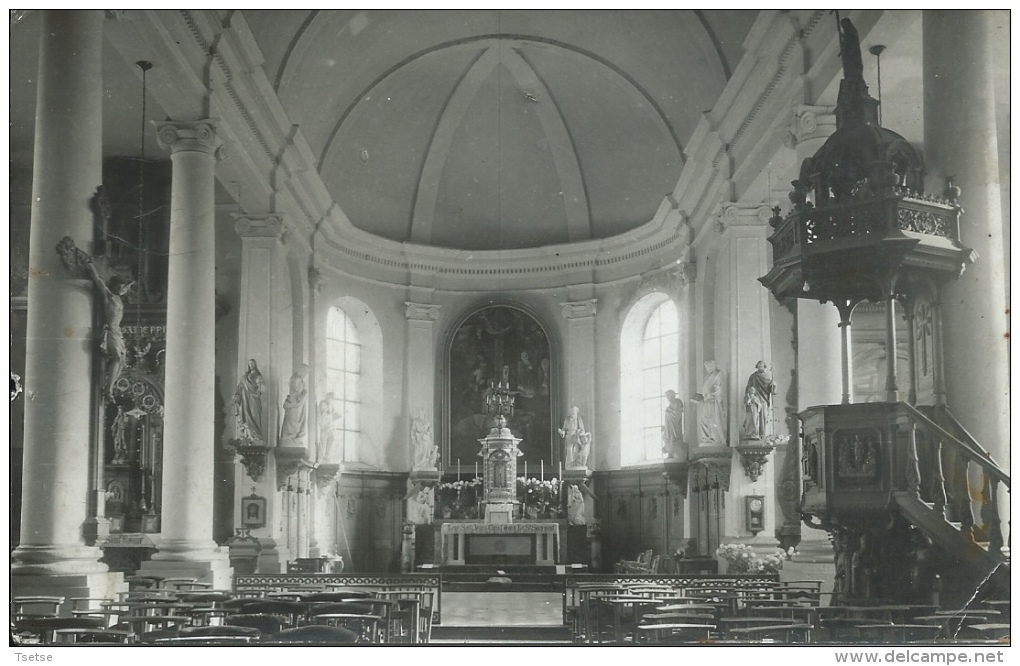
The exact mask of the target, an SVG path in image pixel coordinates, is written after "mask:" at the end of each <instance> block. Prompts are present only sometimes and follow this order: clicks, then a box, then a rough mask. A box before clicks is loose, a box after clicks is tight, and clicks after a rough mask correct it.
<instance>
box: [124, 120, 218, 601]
mask: <svg viewBox="0 0 1020 666" xmlns="http://www.w3.org/2000/svg"><path fill="white" fill-rule="evenodd" d="M157 138H158V140H159V143H160V145H161V146H162V147H164V148H169V149H170V151H171V158H170V159H171V162H172V164H173V184H172V189H171V195H170V200H171V210H170V263H169V269H168V277H167V283H168V292H167V309H166V315H167V328H166V361H167V368H169V372H167V376H166V402H165V416H164V424H165V425H164V431H163V438H164V442H165V446H164V448H163V497H164V498H167V501H165V502H164V503H163V521H162V522H163V532H162V537H161V539H160V541H159V544H158V546H159V551H158V552H157V553H156V554H155V555H154V556H153V558H152V560H151V561H149V562H145V563H143V565H142V572H143V573H149V572H152V573H156V572H158V573H160V574H161V575H174V576H192V577H196V578H200V579H203V580H206V581H210V582H212V583H213V586H214V587H215V588H217V589H224V588H225V587H226V586H229V585H230V575H231V569H230V567H229V564H228V559H227V552H226V550H225V549H224V550H220V549H219V547H218V546H217V545H216V543H215V542H214V541H213V540H212V527H213V525H212V522H213V512H212V510H211V507H212V504H213V481H214V475H213V463H214V460H213V458H214V451H215V447H216V446H217V442H216V441H215V438H214V434H213V422H214V419H215V414H214V412H213V405H214V404H215V394H216V388H215V380H216V364H215V360H216V358H215V336H214V335H213V331H215V324H216V319H215V315H214V312H215V277H216V234H215V223H216V219H215V200H214V187H215V168H216V161H217V159H222V158H223V157H224V148H223V145H222V143H221V141H220V139H219V137H218V136H217V132H216V123H215V121H213V120H198V121H181V122H166V123H161V124H160V125H159V127H158V133H157Z"/></svg>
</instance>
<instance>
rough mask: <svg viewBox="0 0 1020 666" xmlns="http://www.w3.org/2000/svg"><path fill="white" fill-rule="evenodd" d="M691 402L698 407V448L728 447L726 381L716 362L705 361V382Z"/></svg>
mask: <svg viewBox="0 0 1020 666" xmlns="http://www.w3.org/2000/svg"><path fill="white" fill-rule="evenodd" d="M691 400H692V401H693V402H695V403H697V405H698V446H713V445H714V446H726V445H727V444H728V438H727V430H728V427H727V420H726V419H727V416H726V413H727V409H726V379H725V375H723V372H722V370H720V369H719V368H718V367H717V366H716V364H715V361H712V360H709V361H705V381H704V382H703V383H702V384H701V392H700V393H695V394H694V397H692V398H691Z"/></svg>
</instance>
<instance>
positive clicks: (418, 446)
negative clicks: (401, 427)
mask: <svg viewBox="0 0 1020 666" xmlns="http://www.w3.org/2000/svg"><path fill="white" fill-rule="evenodd" d="M411 445H412V450H413V451H414V466H413V467H412V469H427V470H434V469H435V468H436V460H437V459H438V458H439V447H438V446H436V444H435V442H434V441H433V438H432V424H431V423H430V422H429V419H428V416H427V415H426V412H425V410H424V409H422V410H421V412H419V413H418V416H416V417H414V420H413V421H411Z"/></svg>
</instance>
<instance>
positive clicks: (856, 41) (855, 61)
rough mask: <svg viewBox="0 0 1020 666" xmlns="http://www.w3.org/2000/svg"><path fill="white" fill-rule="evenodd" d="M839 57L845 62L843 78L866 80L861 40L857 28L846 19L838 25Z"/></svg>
mask: <svg viewBox="0 0 1020 666" xmlns="http://www.w3.org/2000/svg"><path fill="white" fill-rule="evenodd" d="M838 29H839V57H840V60H842V61H843V78H845V79H861V80H863V79H864V60H863V59H862V58H861V38H860V36H859V35H858V34H857V28H855V27H854V24H853V23H851V22H850V19H848V18H845V19H842V20H840V22H839V23H838Z"/></svg>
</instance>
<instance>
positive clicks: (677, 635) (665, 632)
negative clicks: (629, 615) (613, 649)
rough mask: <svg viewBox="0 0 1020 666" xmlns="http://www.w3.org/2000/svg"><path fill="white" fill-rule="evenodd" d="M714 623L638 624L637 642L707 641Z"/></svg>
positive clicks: (653, 643)
mask: <svg viewBox="0 0 1020 666" xmlns="http://www.w3.org/2000/svg"><path fill="white" fill-rule="evenodd" d="M713 631H715V625H714V624H704V623H693V622H655V623H651V622H650V623H645V624H639V625H638V627H637V642H638V643H642V644H647V645H677V644H683V643H692V642H699V641H709V640H711V637H712V632H713Z"/></svg>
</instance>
